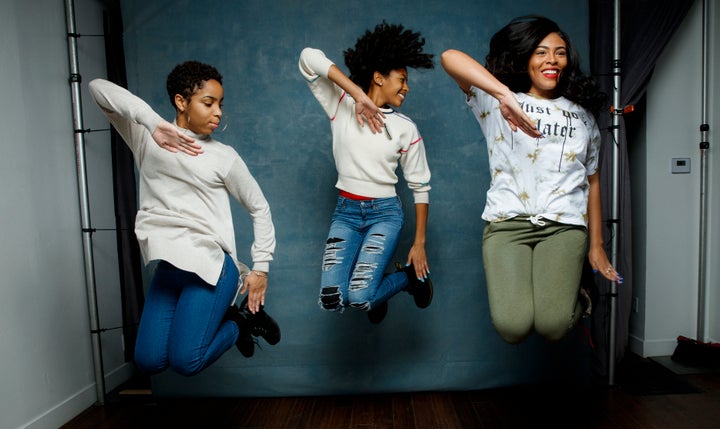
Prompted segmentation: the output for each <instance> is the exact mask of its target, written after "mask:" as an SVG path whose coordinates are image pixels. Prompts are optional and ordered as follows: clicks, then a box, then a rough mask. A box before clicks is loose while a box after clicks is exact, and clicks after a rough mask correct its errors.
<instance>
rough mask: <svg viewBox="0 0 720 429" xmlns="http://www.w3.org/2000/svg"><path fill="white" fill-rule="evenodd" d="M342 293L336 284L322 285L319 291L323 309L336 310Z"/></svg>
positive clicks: (339, 306) (338, 307) (339, 304)
mask: <svg viewBox="0 0 720 429" xmlns="http://www.w3.org/2000/svg"><path fill="white" fill-rule="evenodd" d="M341 304H342V293H341V292H340V288H339V287H337V286H332V287H324V288H322V290H321V291H320V306H321V307H322V308H324V309H325V310H330V311H337V310H340V309H341Z"/></svg>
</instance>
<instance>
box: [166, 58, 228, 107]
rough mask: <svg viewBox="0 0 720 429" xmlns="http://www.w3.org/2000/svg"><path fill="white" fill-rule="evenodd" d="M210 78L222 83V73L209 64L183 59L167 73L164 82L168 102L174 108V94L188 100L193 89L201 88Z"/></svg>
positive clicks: (193, 91)
mask: <svg viewBox="0 0 720 429" xmlns="http://www.w3.org/2000/svg"><path fill="white" fill-rule="evenodd" d="M210 79H215V80H216V81H218V83H220V85H222V79H223V78H222V75H221V74H220V72H218V71H217V69H216V68H215V67H213V66H211V65H208V64H205V63H201V62H199V61H185V62H184V63H181V64H178V65H176V66H175V68H173V69H172V71H171V72H170V74H168V77H167V82H166V84H165V86H166V88H167V93H168V97H170V104H172V106H173V108H176V106H175V94H180V95H182V96H183V98H184V99H185V100H188V101H190V97H192V95H193V94H194V93H195V91H197V90H198V89H199V88H202V87H203V86H204V85H205V83H204V82H206V81H208V80H210Z"/></svg>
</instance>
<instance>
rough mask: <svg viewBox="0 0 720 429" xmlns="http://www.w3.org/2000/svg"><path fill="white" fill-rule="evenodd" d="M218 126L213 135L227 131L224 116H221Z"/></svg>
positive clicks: (226, 122)
mask: <svg viewBox="0 0 720 429" xmlns="http://www.w3.org/2000/svg"><path fill="white" fill-rule="evenodd" d="M220 126H221V127H220V128H218V129H217V130H215V133H223V132H225V131H226V130H227V129H228V120H227V116H226V115H223V117H222V121H221V122H220Z"/></svg>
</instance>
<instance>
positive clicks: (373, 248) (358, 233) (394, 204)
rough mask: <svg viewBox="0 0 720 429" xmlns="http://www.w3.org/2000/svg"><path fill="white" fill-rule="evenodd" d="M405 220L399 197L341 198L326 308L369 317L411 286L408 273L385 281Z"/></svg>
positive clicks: (327, 264) (328, 251)
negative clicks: (372, 310)
mask: <svg viewBox="0 0 720 429" xmlns="http://www.w3.org/2000/svg"><path fill="white" fill-rule="evenodd" d="M403 222H404V215H403V210H402V204H401V203H400V199H399V198H398V197H391V198H379V199H373V200H359V201H358V200H352V199H348V198H345V197H342V196H339V197H338V201H337V205H336V207H335V212H334V214H333V217H332V223H331V225H330V231H329V233H328V238H327V242H326V244H325V253H324V255H323V263H322V275H321V279H320V299H319V302H318V303H319V305H320V307H321V308H323V309H325V310H329V311H344V310H345V308H347V307H348V306H349V307H350V308H354V309H357V310H361V311H369V310H371V309H373V308H375V307H376V306H378V305H380V304H382V303H383V302H385V301H387V300H388V299H390V298H391V297H392V296H394V295H395V294H397V293H398V292H400V291H402V290H403V289H405V288H406V287H407V285H408V280H407V276H406V275H405V273H403V272H397V273H393V274H387V275H385V274H384V273H385V269H386V268H387V266H388V264H389V263H390V260H391V258H392V257H393V255H394V254H395V249H397V245H398V240H399V237H400V231H401V230H402V226H403Z"/></svg>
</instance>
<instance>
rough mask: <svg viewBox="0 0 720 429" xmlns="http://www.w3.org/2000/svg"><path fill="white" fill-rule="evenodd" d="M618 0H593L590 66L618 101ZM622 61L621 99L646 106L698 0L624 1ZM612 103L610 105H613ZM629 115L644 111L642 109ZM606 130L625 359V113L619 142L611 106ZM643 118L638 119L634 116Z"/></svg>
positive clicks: (602, 359)
mask: <svg viewBox="0 0 720 429" xmlns="http://www.w3.org/2000/svg"><path fill="white" fill-rule="evenodd" d="M613 3H614V2H613V0H590V2H589V11H590V25H589V29H590V65H591V70H592V74H593V75H594V76H595V77H596V79H597V81H598V83H599V84H600V86H601V89H602V90H603V91H604V92H605V93H606V94H607V95H608V101H609V102H612V94H613V76H612V72H613V60H614V58H613V22H614V19H613ZM620 3H621V6H620V10H621V11H620V18H621V24H620V25H621V31H620V38H621V39H620V66H621V88H620V90H621V103H620V106H617V107H619V108H624V107H626V106H631V105H634V106H635V107H636V108H637V107H640V106H643V105H644V103H643V102H642V101H643V99H644V96H645V92H646V89H647V85H648V83H649V82H650V79H651V77H652V73H653V70H654V68H655V64H656V62H657V60H658V58H659V57H660V54H661V53H662V51H663V49H664V48H665V46H666V45H667V43H668V41H669V40H670V39H671V37H672V35H673V34H674V32H675V30H676V29H677V28H678V27H679V26H680V24H681V22H682V21H683V19H684V18H685V16H686V15H687V13H688V11H689V10H690V7H691V6H692V4H693V0H672V1H670V0H629V1H628V0H625V1H621V2H620ZM608 107H609V105H608ZM626 114H627V115H643V116H644V114H645V112H643V111H640V110H639V109H636V110H635V111H634V112H633V113H626ZM598 122H599V125H600V129H601V131H602V139H603V144H602V149H601V152H600V177H601V187H602V204H603V220H605V222H606V225H607V226H608V227H607V228H605V230H604V231H603V232H604V234H603V235H604V241H605V243H606V250H607V251H608V256H610V253H609V252H610V242H611V239H612V237H610V233H611V228H610V227H609V226H610V225H612V224H614V223H617V225H618V228H617V231H618V237H617V239H618V247H617V248H618V255H617V256H618V258H617V267H616V268H617V270H618V272H619V273H621V275H622V276H623V278H624V283H623V284H622V285H618V287H617V292H618V296H617V330H616V338H615V340H616V341H615V347H616V356H615V359H616V362H617V361H619V360H621V359H622V357H623V356H624V353H625V348H626V347H627V344H628V336H629V335H628V333H629V322H630V314H631V307H632V295H633V293H632V288H633V283H632V278H633V271H632V268H633V267H632V224H631V219H632V217H631V215H632V207H631V199H630V174H629V169H628V140H627V136H628V130H627V127H626V125H627V122H626V121H625V118H624V116H622V115H620V116H619V129H618V131H619V136H620V137H619V139H618V141H614V138H613V128H612V117H611V114H610V109H609V108H608V109H605V110H604V111H603V113H602V114H601V115H600V118H598ZM628 122H634V123H637V122H638V121H628ZM615 145H617V147H618V152H619V166H620V173H619V178H618V181H619V186H618V188H619V194H618V219H612V195H611V192H612V182H613V177H612V176H613V168H612V165H613V147H614V146H615ZM597 279H598V288H599V295H600V297H599V302H598V303H597V304H594V305H593V307H594V311H593V316H592V337H593V342H594V343H595V349H594V353H593V355H594V358H593V367H594V368H593V369H594V371H595V372H596V373H597V374H599V375H606V374H607V370H608V363H609V356H608V353H609V345H610V333H609V323H610V286H611V285H610V283H609V282H607V281H605V280H599V277H597Z"/></svg>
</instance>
